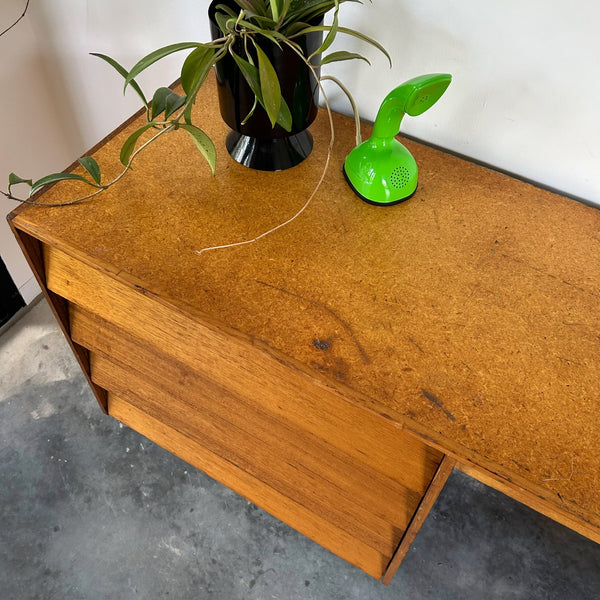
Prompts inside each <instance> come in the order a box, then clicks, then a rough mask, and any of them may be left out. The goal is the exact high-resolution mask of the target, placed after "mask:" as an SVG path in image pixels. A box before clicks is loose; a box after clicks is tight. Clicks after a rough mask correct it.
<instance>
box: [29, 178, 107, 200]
mask: <svg viewBox="0 0 600 600" xmlns="http://www.w3.org/2000/svg"><path fill="white" fill-rule="evenodd" d="M68 179H75V180H77V181H83V182H84V183H87V184H88V185H91V186H92V187H98V186H97V185H95V184H93V183H92V182H91V181H88V180H87V179H86V178H85V177H82V176H81V175H76V174H75V173H52V175H46V176H45V177H42V178H41V179H38V180H37V181H36V182H35V183H34V184H33V185H32V186H31V189H30V190H29V196H30V197H31V196H33V194H35V192H37V191H38V190H39V189H40V188H42V187H44V186H45V185H50V184H51V183H56V182H57V181H65V180H68Z"/></svg>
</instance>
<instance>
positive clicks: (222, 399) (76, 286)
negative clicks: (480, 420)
mask: <svg viewBox="0 0 600 600" xmlns="http://www.w3.org/2000/svg"><path fill="white" fill-rule="evenodd" d="M44 256H45V265H46V277H47V285H48V288H49V289H50V290H52V291H53V292H55V293H56V294H59V295H60V296H62V297H63V298H66V299H67V300H68V301H69V302H70V303H71V305H70V311H69V314H70V334H71V337H72V339H73V341H75V342H76V343H77V344H80V345H81V346H84V347H85V348H88V349H89V350H90V351H91V356H90V365H91V377H92V380H93V381H94V383H96V384H97V385H99V386H100V387H102V388H104V389H106V390H108V392H109V396H108V398H109V402H108V411H109V414H111V415H113V416H115V417H116V418H118V419H120V420H122V421H123V422H125V423H127V424H128V425H130V426H131V427H132V428H134V429H136V430H137V431H139V432H140V433H142V434H144V435H146V436H147V437H149V438H150V439H153V440H154V441H156V442H157V443H159V444H160V445H161V446H163V447H165V448H167V449H168V450H170V451H171V452H173V453H174V454H177V455H178V456H180V457H181V458H183V459H184V460H186V461H188V462H190V463H191V464H193V465H194V466H196V467H198V468H200V469H202V470H203V471H205V472H207V473H208V474H209V475H211V476H212V477H214V478H216V479H218V480H219V481H221V482H222V483H224V484H225V485H227V486H229V487H231V488H232V489H234V490H236V491H237V492H239V493H240V494H242V495H244V496H245V497H247V498H248V499H249V500H251V501H252V502H255V503H256V504H258V505H259V506H261V507H262V508H264V509H266V510H267V511H269V512H271V513H272V514H273V515H274V516H276V517H278V518H279V519H281V520H283V521H284V522H286V523H288V524H289V525H291V526H292V527H294V528H295V529H297V530H299V531H301V532H302V533H304V534H305V535H307V536H308V537H310V538H312V539H314V540H315V541H317V542H318V543H320V544H321V545H323V546H324V547H326V548H328V549H330V550H331V551H333V552H334V553H336V554H337V555H339V556H341V557H343V558H345V559H346V560H348V561H349V562H351V563H352V564H354V565H356V566H358V567H360V568H361V569H363V570H364V571H366V572H367V573H369V574H370V575H372V576H374V577H381V576H382V575H383V573H384V572H385V569H386V567H387V565H388V564H389V562H390V560H391V559H392V557H393V555H394V552H395V551H396V548H397V547H398V545H399V543H400V541H401V540H402V538H403V536H404V533H405V531H406V530H407V527H408V526H409V524H410V522H411V520H412V519H413V516H414V514H415V511H416V510H417V508H418V507H419V505H420V503H421V501H422V498H423V496H424V494H425V492H426V490H427V489H428V486H429V485H430V483H431V481H432V478H433V476H434V474H435V472H436V470H437V468H438V466H439V464H440V461H441V459H442V455H441V454H440V453H439V452H437V451H434V450H431V449H430V448H428V447H427V446H425V445H424V444H423V443H422V442H421V441H420V440H418V439H417V438H415V437H414V436H412V435H411V434H409V433H406V432H405V431H403V430H401V429H399V428H397V427H396V426H395V425H394V424H393V423H391V422H390V421H388V420H386V419H384V418H382V417H380V416H378V415H376V414H375V413H373V412H371V411H370V410H368V409H366V408H364V407H361V406H359V405H357V404H355V403H353V402H351V401H349V400H348V399H346V398H345V397H344V396H342V395H341V394H340V393H339V392H337V391H336V390H334V389H332V388H330V387H328V386H327V385H325V384H323V383H322V382H320V381H318V380H316V379H313V378H312V377H310V376H309V374H307V373H304V372H302V371H300V370H298V369H296V368H294V367H293V366H290V365H287V364H284V363H283V362H281V361H279V360H277V359H276V358H274V357H272V356H270V355H269V354H268V353H266V352H264V351H263V350H262V349H260V348H257V347H255V346H253V345H252V344H251V343H249V342H248V341H247V340H243V339H239V338H238V337H236V335H235V334H234V333H233V332H226V331H222V330H220V329H219V328H218V327H216V326H214V325H209V324H206V323H204V322H201V321H200V320H199V319H197V318H194V317H192V316H191V315H189V314H187V313H184V312H182V311H180V310H178V309H176V308H175V307H172V306H169V305H168V304H167V303H165V302H163V301H161V300H159V299H157V298H156V297H153V296H152V295H150V294H148V293H147V292H145V290H141V289H139V288H136V287H135V286H131V285H128V284H127V283H126V282H124V281H122V280H118V279H116V278H115V277H113V276H111V275H110V274H108V273H105V272H102V271H100V270H98V269H95V268H92V267H90V266H89V265H86V264H85V263H83V262H81V261H79V260H76V259H74V258H72V257H70V256H69V255H67V254H65V253H63V252H61V251H58V250H57V249H55V248H51V247H45V252H44Z"/></svg>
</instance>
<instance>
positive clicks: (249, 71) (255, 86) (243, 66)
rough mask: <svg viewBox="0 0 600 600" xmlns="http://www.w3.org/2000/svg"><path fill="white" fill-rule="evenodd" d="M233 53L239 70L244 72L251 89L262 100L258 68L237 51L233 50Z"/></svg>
mask: <svg viewBox="0 0 600 600" xmlns="http://www.w3.org/2000/svg"><path fill="white" fill-rule="evenodd" d="M231 55H232V56H233V60H235V63H236V64H237V66H238V68H239V70H240V71H241V72H242V75H243V76H244V79H245V80H246V81H247V82H248V85H249V86H250V89H251V90H252V91H253V92H254V95H255V96H256V98H257V99H258V100H259V101H260V102H262V90H261V89H260V78H259V74H258V68H257V67H255V66H254V65H252V64H250V63H249V62H248V61H247V60H244V59H243V58H241V57H240V56H238V55H237V54H235V52H232V53H231Z"/></svg>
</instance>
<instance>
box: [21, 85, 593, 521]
mask: <svg viewBox="0 0 600 600" xmlns="http://www.w3.org/2000/svg"><path fill="white" fill-rule="evenodd" d="M203 94H204V96H203V97H202V99H199V101H198V104H197V116H196V118H195V120H196V122H198V123H199V124H202V126H203V127H204V128H205V130H206V131H207V132H208V133H209V134H210V135H211V137H212V138H213V139H214V140H215V142H216V144H217V147H218V167H217V176H216V178H213V177H212V176H211V175H210V171H209V169H208V167H207V165H206V164H205V163H204V162H203V159H202V158H201V157H200V156H199V154H198V152H197V151H196V149H195V148H194V147H193V145H192V142H191V140H190V139H189V138H188V136H187V134H186V133H185V132H181V131H179V132H175V133H173V134H170V135H168V136H164V137H163V138H162V139H161V140H159V141H158V142H157V143H156V144H154V145H152V146H150V147H149V148H147V149H146V150H145V151H144V156H143V157H142V156H140V159H138V162H137V163H136V164H135V165H134V167H135V168H134V171H133V172H132V173H130V174H129V175H128V176H127V177H125V178H124V179H123V180H122V181H121V182H120V183H119V184H118V185H116V186H114V187H113V188H111V189H110V190H108V191H107V192H105V193H103V194H102V195H100V196H98V197H96V198H95V199H93V200H91V201H86V202H84V203H82V204H79V205H73V206H68V207H56V208H38V207H31V208H27V209H25V210H22V211H18V215H17V216H16V217H15V218H14V221H15V224H16V225H17V226H18V227H19V228H21V229H24V230H26V231H28V232H30V233H32V234H33V235H35V236H36V237H39V238H40V239H42V240H45V241H47V242H50V243H53V244H56V245H58V246H60V247H62V248H63V249H65V250H67V251H70V252H72V253H75V254H77V255H78V256H83V257H85V259H86V260H88V261H91V262H92V263H95V264H97V265H99V266H100V267H102V266H105V267H107V268H109V270H110V271H111V272H115V273H118V272H121V273H123V274H126V275H127V277H128V279H129V280H130V281H137V282H138V283H139V284H140V285H142V286H143V287H144V288H145V289H147V290H149V291H150V292H153V293H155V294H157V295H159V296H161V297H162V298H164V299H166V300H168V301H169V302H171V303H172V304H175V305H177V306H178V307H180V308H182V309H184V310H186V311H188V312H190V313H192V314H195V315H197V316H198V317H199V318H205V319H206V320H208V321H210V322H211V323H217V324H222V325H223V326H224V327H226V328H228V329H230V330H235V331H237V332H239V333H240V335H242V336H243V337H246V338H248V339H250V340H252V341H255V342H260V344H261V346H262V347H264V348H265V349H266V350H267V351H268V352H273V353H274V354H276V355H277V356H278V357H279V358H281V357H286V358H288V359H289V360H290V363H291V364H294V365H296V366H298V365H299V366H300V368H302V369H304V370H306V371H308V372H310V373H311V374H313V375H314V376H316V377H319V378H321V379H325V380H327V381H328V382H329V383H330V384H331V385H333V386H335V387H337V388H339V389H341V390H342V391H344V392H346V393H348V394H349V395H352V396H354V397H355V398H356V399H357V401H359V402H363V403H364V404H365V405H368V406H369V407H371V408H373V409H374V410H376V411H378V412H381V413H382V414H385V415H387V416H389V417H391V418H393V419H395V420H397V421H398V422H400V423H402V424H403V425H404V426H406V427H408V428H410V429H411V430H413V431H415V432H417V433H418V434H420V435H421V436H423V437H424V438H425V439H428V440H431V441H432V442H434V443H435V444H437V445H440V446H441V447H442V448H444V449H446V450H447V451H448V452H450V453H453V454H455V455H456V456H458V457H460V458H462V459H463V460H465V461H469V462H472V463H475V464H477V465H479V466H482V467H484V468H486V469H489V470H490V471H492V472H494V473H497V474H501V475H502V476H503V477H505V478H507V479H508V480H512V481H514V482H516V483H517V484H518V485H523V486H526V487H528V488H529V489H531V490H533V491H534V492H535V493H539V495H540V496H543V497H545V498H547V499H549V500H550V501H554V502H555V503H556V505H557V506H564V507H565V508H566V509H567V510H568V511H569V512H571V513H573V514H574V515H577V516H578V517H581V518H582V519H584V520H585V521H587V522H589V523H591V524H593V525H594V526H595V527H599V526H600V517H599V516H598V515H600V492H599V491H598V490H600V469H599V465H600V445H599V444H598V442H597V440H598V434H599V431H600V421H599V417H598V394H599V390H600V369H599V368H598V365H599V364H600V310H598V309H599V302H600V211H598V210H596V209H593V208H590V207H586V206H584V205H582V204H579V203H577V202H574V201H572V200H569V199H566V198H563V197H560V196H557V195H555V194H552V193H549V192H547V191H543V190H540V189H538V188H536V187H533V186H531V185H528V184H525V183H523V182H520V181H517V180H515V179H512V178H510V177H507V176H505V175H502V174H499V173H496V172H494V171H491V170H488V169H485V168H483V167H480V166H477V165H474V164H472V163H470V162H467V161H464V160H461V159H459V158H456V157H453V156H450V155H448V154H444V153H442V152H439V151H437V150H434V149H431V148H429V147H426V146H423V145H420V144H415V143H411V142H406V145H407V146H408V147H409V149H410V150H411V151H412V153H413V155H414V156H415V158H416V160H417V163H418V164H419V170H420V176H419V189H418V190H417V193H416V194H415V195H414V196H413V197H412V198H411V199H410V200H409V201H407V202H405V203H403V204H400V205H397V206H394V207H385V208H381V207H373V206H370V205H367V204H365V203H363V202H362V201H361V200H359V199H358V198H357V197H356V196H355V195H354V194H353V193H352V192H351V191H350V190H349V189H348V187H347V185H346V183H345V181H344V178H343V175H342V171H341V167H342V163H343V159H344V156H345V155H346V154H347V153H348V152H349V151H350V150H351V149H352V147H353V144H354V131H353V122H351V121H350V120H349V119H346V118H345V117H341V116H339V115H336V116H335V124H336V142H335V148H334V153H333V156H332V159H331V165H330V167H329V171H328V173H327V177H326V179H325V182H324V184H323V186H322V188H321V189H320V191H319V193H318V194H317V195H316V196H315V198H314V200H313V201H312V203H311V205H310V206H309V207H308V208H307V210H306V211H305V212H304V213H303V214H302V215H301V216H300V217H298V218H297V219H296V220H295V221H294V222H292V223H291V224H289V225H287V226H286V227H284V228H282V229H280V230H278V231H277V232H275V233H273V234H271V235H270V236H268V237H265V238H263V239H261V240H260V241H258V242H256V243H253V244H250V245H246V246H242V247H236V248H229V249H224V250H215V251H210V252H206V253H204V254H202V255H201V256H199V255H198V254H197V253H196V252H195V250H201V249H203V248H206V247H209V246H215V245H222V244H227V243H231V242H237V241H241V240H247V239H251V238H254V237H256V236H257V235H259V234H261V233H262V232H264V231H266V230H268V229H270V228H272V227H274V226H275V225H278V224H279V223H281V222H283V221H285V220H287V219H288V218H290V217H291V216H292V215H294V214H295V213H296V211H297V210H298V209H299V208H300V207H301V206H302V205H303V204H304V202H305V201H306V199H307V198H308V197H309V195H310V193H311V191H312V189H313V188H314V186H315V184H316V183H317V181H318V179H319V177H320V175H321V171H322V168H323V164H324V161H325V156H326V153H327V145H328V141H329V126H328V119H327V117H326V115H325V114H320V116H319V117H318V119H317V121H316V122H315V124H314V125H313V127H312V129H311V130H312V132H313V136H314V138H315V150H314V151H313V153H312V155H311V156H310V157H309V158H308V159H307V160H306V161H305V162H304V163H302V164H301V165H299V166H298V167H295V168H294V169H292V170H289V171H285V172H280V173H264V172H258V171H251V170H249V169H246V168H245V167H242V166H240V165H238V164H237V163H235V162H234V161H233V160H231V159H230V158H229V156H228V155H227V153H226V151H225V150H224V146H223V140H224V136H225V134H226V131H227V130H226V126H225V125H224V123H222V121H221V119H220V116H219V115H218V108H217V105H216V99H215V96H216V94H215V93H214V90H213V89H212V84H210V85H208V86H206V91H204V92H203ZM201 113H203V114H201ZM134 126H135V125H132V126H129V129H127V130H125V131H124V132H120V133H116V134H115V136H114V137H112V138H110V139H109V140H108V141H105V142H104V143H103V144H102V145H101V146H100V147H99V149H98V150H97V152H96V154H95V156H96V158H97V159H98V161H99V162H100V163H101V164H102V165H103V170H104V171H105V172H106V176H107V178H108V177H110V176H111V174H112V175H115V174H117V173H118V171H119V166H120V165H119V163H118V151H119V149H120V146H121V144H122V142H123V140H124V137H125V136H126V135H127V131H130V130H131V127H134ZM76 191H79V190H76V188H75V187H74V186H73V185H70V184H59V185H56V186H54V187H53V188H51V189H50V190H48V191H47V192H46V193H45V194H43V195H42V197H41V200H42V201H44V202H48V203H52V202H58V201H64V200H66V199H69V198H71V197H75V196H74V194H75V193H76Z"/></svg>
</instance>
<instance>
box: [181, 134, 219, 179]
mask: <svg viewBox="0 0 600 600" xmlns="http://www.w3.org/2000/svg"><path fill="white" fill-rule="evenodd" d="M179 128H180V129H183V130H184V131H187V132H188V133H189V135H190V137H191V138H192V140H193V141H194V144H196V147H197V148H198V150H200V153H201V154H202V156H204V158H205V159H206V162H208V164H209V166H210V170H211V171H212V174H213V175H214V174H215V170H216V167H217V150H216V148H215V145H214V144H213V143H212V140H211V139H210V138H209V137H208V136H207V135H206V133H204V131H202V129H200V128H199V127H196V126H195V125H189V124H187V123H181V124H180V125H179Z"/></svg>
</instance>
